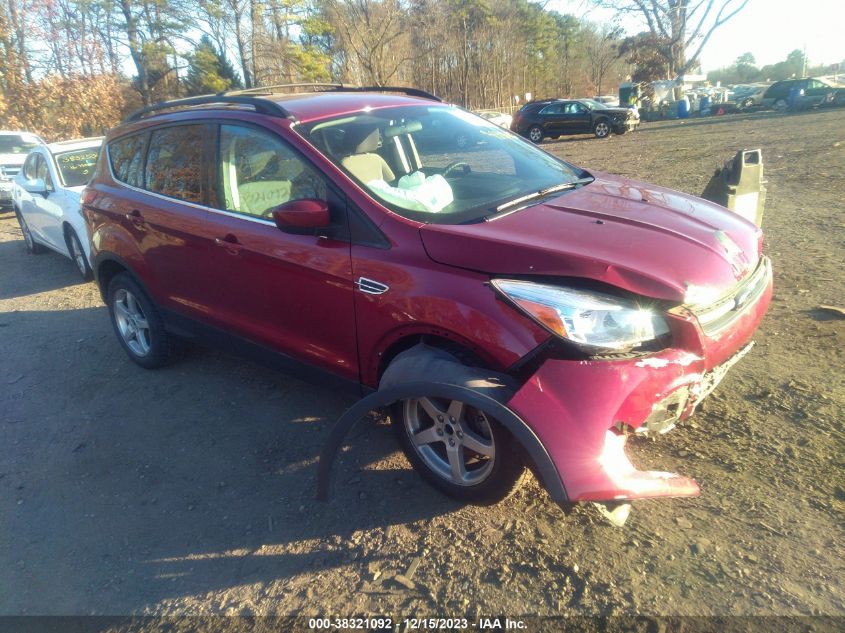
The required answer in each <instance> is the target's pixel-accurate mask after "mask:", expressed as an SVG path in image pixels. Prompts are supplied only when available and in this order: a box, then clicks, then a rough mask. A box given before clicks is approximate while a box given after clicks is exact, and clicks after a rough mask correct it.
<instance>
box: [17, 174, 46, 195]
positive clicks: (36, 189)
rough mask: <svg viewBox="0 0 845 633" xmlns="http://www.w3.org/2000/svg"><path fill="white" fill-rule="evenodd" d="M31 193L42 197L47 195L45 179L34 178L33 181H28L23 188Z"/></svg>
mask: <svg viewBox="0 0 845 633" xmlns="http://www.w3.org/2000/svg"><path fill="white" fill-rule="evenodd" d="M23 188H24V189H26V190H27V191H28V192H29V193H40V194H41V195H42V196H46V195H47V183H45V182H44V179H43V178H33V179H32V180H27V181H26V182H25V183H24V186H23Z"/></svg>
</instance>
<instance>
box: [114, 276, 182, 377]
mask: <svg viewBox="0 0 845 633" xmlns="http://www.w3.org/2000/svg"><path fill="white" fill-rule="evenodd" d="M107 297H108V306H109V316H110V317H111V322H112V326H113V327H114V332H115V334H117V340H118V341H120V345H121V347H123V350H124V351H125V352H126V354H127V355H128V356H129V358H130V359H132V361H133V362H135V363H137V364H138V365H140V366H141V367H143V368H144V369H157V368H159V367H163V366H165V365H167V364H168V363H169V362H170V360H171V359H172V357H173V344H172V342H171V339H170V335H169V334H168V333H167V331H166V330H165V329H164V321H162V318H161V316H160V315H159V312H158V309H157V308H156V306H155V304H154V303H153V302H152V300H151V299H150V298H149V297H147V294H146V293H145V292H144V290H143V289H142V288H141V286H140V285H139V284H138V283H137V282H136V281H135V280H134V279H133V278H132V276H131V275H130V274H129V273H126V272H123V273H119V274H117V275H115V277H114V279H112V280H111V283H109V289H108V294H107Z"/></svg>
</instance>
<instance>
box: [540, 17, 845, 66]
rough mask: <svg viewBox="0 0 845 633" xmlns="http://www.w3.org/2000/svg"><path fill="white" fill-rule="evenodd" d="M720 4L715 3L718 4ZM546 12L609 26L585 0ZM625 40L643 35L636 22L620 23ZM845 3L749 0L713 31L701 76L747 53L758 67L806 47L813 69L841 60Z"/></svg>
mask: <svg viewBox="0 0 845 633" xmlns="http://www.w3.org/2000/svg"><path fill="white" fill-rule="evenodd" d="M720 1H721V0H716V2H717V3H718V2H720ZM546 8H547V9H551V10H555V11H558V12H560V13H571V14H573V15H575V16H578V17H584V18H587V19H589V20H592V21H594V22H606V21H611V20H612V19H613V18H614V14H613V12H612V11H605V10H600V9H595V8H594V7H593V3H591V2H590V1H589V0H550V1H549V2H548V3H547V4H546ZM620 25H621V26H622V28H624V29H625V30H626V32H627V33H628V34H629V35H633V34H634V33H637V32H639V31H644V30H647V28H646V27H645V26H644V25H641V23H638V22H637V21H636V20H631V19H628V20H626V21H623V22H620ZM843 33H845V0H749V2H748V5H746V7H745V8H744V9H743V10H742V11H740V12H739V13H738V14H737V15H736V16H734V17H733V18H732V19H731V20H730V21H729V22H726V23H725V24H723V25H722V26H721V27H719V28H718V29H716V31H715V32H714V33H713V35H712V37H711V38H710V40H709V41H708V42H707V45H706V46H705V48H704V51H703V52H702V54H701V58H700V59H701V65H702V69H703V70H704V72H707V71H708V70H715V69H717V68H722V67H724V66H730V65H731V64H732V63H733V62H734V61H735V60H736V58H737V57H739V56H740V55H742V54H743V53H746V52H750V53H751V54H752V55H754V59H755V60H756V61H757V66H765V65H766V64H774V63H776V62H779V61H783V60H784V59H786V56H787V55H788V54H789V53H790V52H791V51H793V50H795V49H796V48H798V49H804V47H805V46H806V50H807V58H808V59H809V61H810V63H811V64H821V63H824V64H833V63H836V62H842V61H843V60H845V35H843Z"/></svg>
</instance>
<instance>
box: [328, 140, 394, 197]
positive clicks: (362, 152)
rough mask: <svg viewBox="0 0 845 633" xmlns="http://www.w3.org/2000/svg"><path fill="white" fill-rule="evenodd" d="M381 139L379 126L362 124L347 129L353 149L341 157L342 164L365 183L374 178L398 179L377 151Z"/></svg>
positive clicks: (350, 146)
mask: <svg viewBox="0 0 845 633" xmlns="http://www.w3.org/2000/svg"><path fill="white" fill-rule="evenodd" d="M379 139H380V133H379V130H378V128H374V129H373V128H370V127H369V126H361V128H349V129H348V130H347V131H346V140H347V142H348V143H347V147H349V148H351V150H352V151H351V152H350V153H349V154H348V155H347V156H345V157H344V158H342V159H341V161H340V164H341V165H342V166H343V167H344V168H345V169H346V170H347V171H348V172H349V173H350V174H352V175H353V176H354V177H355V178H357V179H358V180H360V181H361V182H362V183H364V184H367V183H368V182H372V181H373V180H384V181H386V182H393V180H395V179H396V176H395V175H394V174H393V170H392V169H390V165H388V164H387V161H386V160H384V158H382V157H381V156H379V155H378V154H376V153H375V151H376V150H377V149H378V145H379Z"/></svg>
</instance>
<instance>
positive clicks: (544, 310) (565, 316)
mask: <svg viewBox="0 0 845 633" xmlns="http://www.w3.org/2000/svg"><path fill="white" fill-rule="evenodd" d="M492 284H493V287H495V288H496V289H497V290H498V291H499V292H501V293H502V294H503V295H504V296H505V297H507V298H508V299H510V301H512V302H513V304H514V305H515V306H517V307H518V308H519V309H520V310H522V311H523V312H525V313H526V314H527V315H528V316H530V317H531V318H532V319H534V320H535V321H536V322H537V323H539V324H540V325H542V326H543V327H545V328H546V329H548V330H550V331H551V332H553V333H554V334H557V335H558V336H560V337H561V338H564V339H566V340H568V341H572V342H573V343H577V344H579V345H584V346H588V347H594V348H599V349H605V350H614V351H625V350H630V349H633V348H636V347H638V346H640V345H642V344H643V343H648V342H649V341H653V340H654V339H656V338H658V337H660V336H663V335H664V334H668V333H669V325H668V324H667V323H666V321H665V319H663V318H662V317H661V316H659V315H658V314H656V313H655V312H654V311H652V310H648V309H644V308H640V307H638V306H636V305H634V304H633V303H630V302H627V301H625V300H623V299H620V298H618V297H614V296H611V295H606V294H602V293H598V292H592V291H587V290H576V289H573V288H564V287H561V286H552V285H547V284H540V283H534V282H531V281H519V280H516V279H494V280H493V281H492Z"/></svg>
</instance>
